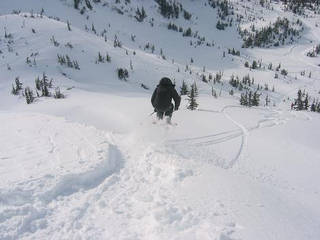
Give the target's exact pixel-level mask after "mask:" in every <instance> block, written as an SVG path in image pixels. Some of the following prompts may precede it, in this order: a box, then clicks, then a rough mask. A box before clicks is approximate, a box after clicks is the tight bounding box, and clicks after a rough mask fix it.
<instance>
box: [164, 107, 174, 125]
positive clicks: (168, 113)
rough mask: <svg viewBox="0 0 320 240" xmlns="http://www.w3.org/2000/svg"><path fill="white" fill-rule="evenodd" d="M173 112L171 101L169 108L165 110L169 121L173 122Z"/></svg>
mask: <svg viewBox="0 0 320 240" xmlns="http://www.w3.org/2000/svg"><path fill="white" fill-rule="evenodd" d="M172 113H173V104H172V103H171V105H170V107H169V109H168V110H167V111H166V112H165V116H166V121H167V123H171V117H172Z"/></svg>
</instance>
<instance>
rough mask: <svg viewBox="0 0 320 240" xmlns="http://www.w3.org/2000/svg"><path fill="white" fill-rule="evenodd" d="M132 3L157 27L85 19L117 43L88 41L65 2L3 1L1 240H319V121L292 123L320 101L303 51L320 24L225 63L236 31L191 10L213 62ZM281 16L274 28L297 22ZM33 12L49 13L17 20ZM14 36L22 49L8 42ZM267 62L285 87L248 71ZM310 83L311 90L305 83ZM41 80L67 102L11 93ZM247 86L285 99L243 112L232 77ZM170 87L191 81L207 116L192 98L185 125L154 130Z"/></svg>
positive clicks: (179, 119) (180, 120) (311, 22)
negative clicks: (288, 41)
mask: <svg viewBox="0 0 320 240" xmlns="http://www.w3.org/2000/svg"><path fill="white" fill-rule="evenodd" d="M132 2H133V3H132V4H133V5H132V6H135V5H134V4H140V3H141V4H144V5H145V6H146V9H147V12H149V13H150V16H148V17H149V18H151V17H154V19H155V21H156V26H155V27H154V28H152V29H151V27H150V26H149V25H148V23H147V22H145V23H142V24H140V23H136V22H133V21H132V19H131V18H130V17H128V16H127V15H126V14H125V15H124V16H122V15H119V14H117V13H115V12H114V11H112V7H111V6H109V7H108V8H103V7H102V6H100V7H101V8H99V7H98V6H99V5H97V6H96V5H95V7H94V8H95V9H94V12H92V13H91V12H89V13H87V15H89V19H90V20H91V19H93V20H92V21H93V22H94V24H95V26H96V28H97V29H99V30H100V29H102V28H104V27H105V25H107V23H108V22H112V24H111V25H112V27H111V29H110V30H108V31H110V33H109V34H108V39H109V37H110V39H111V40H108V41H107V42H105V41H104V38H103V37H100V36H97V35H95V34H93V33H92V32H90V31H88V32H87V31H84V28H83V25H84V24H87V25H88V26H90V24H88V20H86V15H85V16H82V15H80V14H79V13H78V12H76V11H75V10H74V9H73V8H72V7H70V6H71V3H70V2H68V1H67V2H66V1H38V0H32V1H29V2H28V3H26V2H21V1H18V0H11V1H6V0H3V1H1V2H0V14H2V15H1V16H0V29H2V33H3V35H2V36H1V37H0V50H1V51H2V53H1V54H0V71H1V74H0V119H1V121H0V122H1V124H0V133H1V135H0V172H1V174H0V178H1V179H0V203H1V204H0V239H146V240H147V239H148V240H149V239H176V240H178V239H201V240H204V239H217V240H231V239H232V240H235V239H246V240H247V239H249V240H250V239H252V240H253V239H266V240H267V239H268V240H269V239H279V240H280V239H297V240H300V239H314V240H317V239H319V237H320V211H319V208H318V205H319V202H320V186H319V184H318V183H319V180H320V179H319V178H320V175H319V167H320V161H319V160H320V157H319V156H320V152H319V151H320V150H319V144H318V139H319V138H320V130H319V127H318V126H319V121H320V115H319V114H317V113H311V112H295V111H291V110H290V106H289V105H290V102H289V101H287V99H288V98H289V99H292V98H293V97H295V94H296V92H297V90H298V89H299V88H303V89H306V90H307V91H308V92H309V93H310V94H312V95H313V96H315V97H317V96H318V92H319V90H320V85H319V78H320V72H319V69H318V68H319V67H318V66H317V62H318V60H319V59H318V58H316V59H312V58H308V57H307V56H306V52H307V51H308V50H310V49H312V47H313V46H314V44H315V43H317V41H318V36H319V29H318V27H316V26H315V24H316V23H318V22H319V21H320V19H319V16H317V15H315V16H314V17H313V18H301V19H302V21H303V22H304V26H305V28H306V30H305V32H304V35H303V37H302V38H301V39H300V40H299V42H298V43H296V44H295V45H291V46H290V45H289V46H284V47H281V48H277V49H276V48H274V49H248V50H241V51H243V54H242V55H241V57H239V58H238V57H232V56H227V57H226V58H222V52H223V51H225V50H226V48H229V47H236V48H238V47H239V46H240V45H241V44H240V42H239V41H233V40H234V39H235V38H236V36H235V31H234V29H230V30H228V31H226V32H224V33H222V34H221V35H220V34H218V32H217V30H216V29H215V28H214V27H212V26H211V24H210V22H209V21H208V19H211V18H210V16H211V15H210V14H215V13H214V11H213V10H212V9H208V8H207V7H205V6H204V4H199V6H197V5H196V4H195V3H194V2H193V1H186V3H185V5H184V6H185V7H186V8H187V9H188V10H190V11H191V12H192V13H193V14H195V15H196V16H198V17H199V18H198V19H197V21H198V22H197V21H196V19H193V21H194V24H195V25H198V26H199V29H200V30H201V31H200V32H201V33H202V34H204V33H206V34H208V36H207V37H209V36H210V35H211V37H212V38H214V39H213V40H214V41H215V42H216V43H217V45H220V46H219V47H220V49H219V48H218V46H216V47H215V48H214V49H213V50H214V51H212V52H211V51H209V50H208V48H206V47H205V46H202V47H197V48H193V47H189V46H188V45H189V43H188V40H185V39H183V38H182V37H181V36H179V35H178V33H175V32H173V33H171V32H168V30H166V29H165V27H164V26H163V25H161V21H165V20H162V18H161V17H160V16H159V15H157V13H156V11H155V13H154V15H151V10H152V9H153V7H154V4H152V3H150V2H149V1H136V2H135V1H132ZM201 3H204V1H201ZM239 4H241V3H240V2H239ZM274 6H275V9H274V11H271V10H270V11H267V12H266V13H265V15H264V17H265V18H270V19H274V17H275V15H277V14H279V13H281V14H285V15H287V16H291V15H290V13H288V12H283V10H282V9H281V8H280V7H277V6H278V5H276V4H274ZM30 8H31V9H34V12H40V10H41V8H44V10H45V14H44V16H43V17H40V16H38V15H35V16H34V17H31V15H30V13H21V14H20V15H16V14H10V13H11V12H12V10H13V9H22V10H23V11H24V12H25V11H30V10H31V9H30ZM239 9H240V8H239ZM258 10H261V9H259V8H258ZM258 10H257V11H258ZM239 11H240V10H239ZM105 12H107V13H108V14H104V13H105ZM253 14H256V13H253ZM47 16H56V17H59V18H60V19H61V21H57V20H55V19H52V18H48V17H47ZM213 16H215V15H213ZM211 17H212V16H211ZM293 17H296V16H293ZM67 20H70V22H71V24H72V25H71V28H72V31H68V29H67V24H66V21H67ZM177 21H181V20H180V19H179V20H177ZM205 23H207V24H205ZM180 24H186V22H185V21H181V23H180ZM213 26H215V24H214V25H213ZM32 29H34V30H35V33H33V32H32ZM4 30H6V31H7V33H11V34H12V36H13V37H12V38H9V39H8V38H4V37H3V36H4ZM150 32H153V35H151V36H150ZM114 33H117V34H118V35H119V36H120V40H122V41H123V47H122V48H114V47H113V34H114ZM131 34H136V35H137V40H136V42H131V40H130V35H131ZM52 36H55V39H56V40H57V41H58V42H59V43H60V45H59V46H58V47H55V46H54V45H53V44H52V42H51V41H50V38H51V37H52ZM125 36H126V37H125ZM139 36H143V37H141V39H146V40H141V39H140V37H139ZM160 36H162V38H161V37H160ZM225 39H228V40H226V41H224V40H225ZM231 40H232V41H231ZM148 41H150V42H152V41H154V42H155V41H158V42H155V43H156V46H157V50H156V52H155V54H151V53H150V52H145V51H143V48H139V44H141V45H143V42H148ZM310 41H312V42H310ZM68 42H69V43H71V44H72V46H73V48H72V49H70V48H69V47H66V44H67V43H68ZM161 44H163V45H161ZM224 45H225V46H224ZM160 47H162V48H163V50H164V52H165V54H166V55H167V59H166V60H165V59H162V58H161V57H160V56H159V49H160ZM126 50H127V52H128V54H127V53H126ZM133 51H135V52H136V55H134V54H133ZM99 52H100V53H102V54H106V53H108V54H110V56H111V59H112V61H111V63H99V64H96V63H95V61H96V60H97V57H98V53H99ZM32 53H34V54H35V53H38V54H36V57H35V60H36V65H33V64H31V66H29V64H26V58H27V57H30V58H31V60H32V61H33V59H34V58H33V57H32V56H33V55H32ZM57 54H68V55H69V56H70V57H71V58H72V59H76V60H77V61H78V62H79V65H80V70H75V69H71V68H67V67H65V66H61V65H59V64H58V62H57ZM31 55H32V56H31ZM190 57H194V58H195V59H196V61H195V63H194V64H193V65H191V68H192V70H193V72H192V74H191V75H190V73H189V72H185V71H184V68H185V64H186V63H188V62H189V60H190ZM173 58H174V59H175V60H174V63H172V59H173ZM261 58H263V62H264V64H268V63H269V62H273V63H275V64H277V63H279V62H281V64H282V65H283V66H284V67H285V68H286V69H288V72H289V75H288V76H287V77H280V78H279V79H274V78H273V77H274V71H269V70H266V69H260V70H249V69H247V68H244V67H243V63H244V62H245V61H247V60H250V61H252V60H253V59H257V60H258V59H261ZM130 60H132V62H133V70H131V69H130V67H129V65H130ZM208 62H209V63H208ZM204 65H206V73H216V72H217V71H219V70H223V71H224V75H223V84H220V85H215V86H214V88H216V90H217V91H218V93H219V91H220V90H221V96H219V97H218V98H213V97H212V96H211V85H210V84H207V83H203V82H201V81H200V79H201V78H200V76H201V73H202V68H203V66H204ZM8 66H9V67H10V69H11V70H9V69H8ZM118 67H126V68H127V69H128V70H129V69H130V70H129V75H130V77H129V79H128V81H120V80H118V78H117V74H116V69H117V68H118ZM178 68H180V70H181V71H179V72H178V71H177V69H178ZM303 70H305V71H306V72H307V73H308V72H309V71H312V77H311V78H308V76H300V72H301V71H303ZM43 72H45V73H46V74H47V75H48V77H49V79H51V78H53V83H54V87H56V86H59V87H60V88H61V90H62V92H63V93H64V94H65V95H66V98H65V99H53V98H38V99H36V101H35V103H33V104H30V105H27V104H26V103H25V100H24V98H23V97H22V96H21V95H20V96H13V95H11V94H10V91H11V85H12V83H13V82H14V79H15V77H17V76H19V77H20V79H21V81H22V82H23V86H24V87H26V86H30V87H32V89H34V90H35V88H34V80H35V78H36V77H37V76H40V77H41V76H42V74H43ZM248 73H249V74H250V76H253V77H254V78H255V81H256V82H257V83H260V84H261V85H264V84H265V83H268V84H269V86H273V85H274V86H275V88H276V92H275V93H272V92H271V91H264V92H263V94H269V96H270V97H271V99H272V103H274V104H275V106H270V107H265V106H261V107H252V108H245V107H241V106H240V105H239V100H238V97H239V93H236V94H235V95H234V96H230V95H229V93H228V91H229V89H230V87H229V86H228V83H227V82H228V80H229V77H230V76H231V75H232V74H237V75H239V76H241V77H242V76H244V75H246V74H248ZM306 75H308V74H306ZM162 76H169V77H171V78H174V79H175V81H176V83H177V88H178V87H179V86H180V84H181V82H182V80H186V82H187V83H189V84H190V83H193V82H194V81H196V82H197V84H198V86H199V89H200V96H199V98H198V101H199V109H198V111H189V110H187V109H186V105H187V99H186V98H183V99H182V103H181V108H180V109H179V111H177V112H175V113H174V117H173V122H174V123H177V125H176V126H175V125H173V126H171V125H169V126H168V125H166V124H164V123H162V122H160V123H157V124H153V123H152V120H153V118H154V115H153V116H149V114H150V113H151V112H152V111H153V109H152V107H151V105H150V96H151V94H152V90H153V88H154V87H155V85H156V84H157V83H158V81H159V79H160V78H161V77H162ZM295 77H297V78H295ZM142 83H143V84H144V85H146V86H148V87H149V88H150V89H149V90H147V89H143V88H141V87H140V86H141V85H140V84H142ZM50 91H53V89H50Z"/></svg>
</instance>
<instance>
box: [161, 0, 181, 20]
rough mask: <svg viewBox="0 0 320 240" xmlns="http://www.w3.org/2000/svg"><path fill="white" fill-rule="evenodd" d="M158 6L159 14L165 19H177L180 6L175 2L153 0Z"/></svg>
mask: <svg viewBox="0 0 320 240" xmlns="http://www.w3.org/2000/svg"><path fill="white" fill-rule="evenodd" d="M155 2H156V3H158V5H159V10H160V14H161V15H162V16H163V17H165V18H178V17H179V14H180V10H182V9H183V8H182V5H181V4H180V3H177V2H175V1H174V2H171V1H167V0H155Z"/></svg>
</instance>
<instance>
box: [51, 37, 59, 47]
mask: <svg viewBox="0 0 320 240" xmlns="http://www.w3.org/2000/svg"><path fill="white" fill-rule="evenodd" d="M50 41H51V42H52V43H53V46H55V47H59V45H60V43H59V42H58V41H57V40H56V39H55V37H54V36H52V37H51V38H50Z"/></svg>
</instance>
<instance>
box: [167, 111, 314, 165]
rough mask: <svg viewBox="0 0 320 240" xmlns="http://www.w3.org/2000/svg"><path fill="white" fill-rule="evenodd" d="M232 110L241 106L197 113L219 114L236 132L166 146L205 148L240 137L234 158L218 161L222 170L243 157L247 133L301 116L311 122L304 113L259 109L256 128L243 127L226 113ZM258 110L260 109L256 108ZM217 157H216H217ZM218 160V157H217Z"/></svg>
mask: <svg viewBox="0 0 320 240" xmlns="http://www.w3.org/2000/svg"><path fill="white" fill-rule="evenodd" d="M232 108H242V107H241V106H235V105H228V106H225V107H224V108H222V109H221V110H220V111H215V110H208V109H199V111H203V112H212V113H220V114H223V115H224V116H225V117H226V118H227V119H228V120H229V121H231V122H232V123H233V124H234V125H235V126H237V128H238V130H232V131H224V132H219V133H212V134H209V135H205V136H199V137H194V138H184V139H173V140H168V141H167V143H166V145H167V146H177V145H186V144H187V145H189V146H190V147H191V146H195V147H199V148H201V147H207V146H211V145H215V144H221V143H225V142H228V141H231V140H234V139H236V138H239V137H241V142H240V146H239V150H238V152H237V153H236V155H235V156H234V158H232V159H229V160H227V161H226V160H224V161H222V162H221V161H218V164H217V166H220V167H222V168H224V169H229V168H232V167H233V166H234V165H235V163H236V162H237V161H238V160H239V159H240V158H241V157H242V156H243V154H244V151H245V149H246V146H247V139H248V137H249V133H250V132H251V131H254V130H258V129H261V128H266V127H274V126H278V125H282V124H285V123H286V122H287V121H289V120H290V119H292V118H296V119H297V118H299V119H301V117H299V116H301V115H302V116H303V118H302V119H305V120H311V117H310V116H309V115H308V114H306V113H303V112H301V113H297V112H288V113H289V116H291V117H288V116H285V113H284V112H283V111H282V110H275V109H271V110H267V111H266V109H261V110H263V111H266V113H265V114H264V115H265V117H264V118H263V119H261V120H259V121H258V122H257V124H256V126H253V127H248V128H247V127H245V126H244V125H243V124H241V123H240V122H239V121H236V120H235V119H234V118H233V117H231V115H230V114H229V113H227V109H232ZM256 109H260V108H256ZM217 157H218V156H217ZM218 158H219V157H218Z"/></svg>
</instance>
